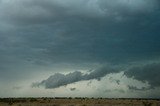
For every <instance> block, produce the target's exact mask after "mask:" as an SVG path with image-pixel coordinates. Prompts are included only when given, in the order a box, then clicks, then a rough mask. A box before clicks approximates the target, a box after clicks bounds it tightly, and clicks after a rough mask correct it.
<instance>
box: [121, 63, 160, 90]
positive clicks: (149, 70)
mask: <svg viewBox="0 0 160 106" xmlns="http://www.w3.org/2000/svg"><path fill="white" fill-rule="evenodd" d="M159 73H160V63H150V64H147V65H144V66H138V67H133V68H131V69H129V70H128V71H126V72H125V73H124V74H125V75H126V76H127V77H130V78H133V79H136V80H139V81H142V82H144V83H145V82H148V83H149V85H150V88H152V89H153V88H155V87H160V80H159V78H160V75H159ZM129 88H130V89H137V90H138V88H136V87H133V86H130V87H129ZM143 89H145V88H143ZM146 89H147V88H146Z"/></svg>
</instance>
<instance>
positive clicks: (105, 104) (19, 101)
mask: <svg viewBox="0 0 160 106" xmlns="http://www.w3.org/2000/svg"><path fill="white" fill-rule="evenodd" d="M0 106H160V100H159V99H124V98H123V99H105V98H96V99H95V98H90V99H89V98H1V99H0Z"/></svg>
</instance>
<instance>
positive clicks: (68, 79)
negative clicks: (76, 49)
mask: <svg viewBox="0 0 160 106" xmlns="http://www.w3.org/2000/svg"><path fill="white" fill-rule="evenodd" d="M117 72H119V71H118V70H117V69H112V68H107V67H103V68H100V69H97V70H94V71H92V72H90V73H89V74H83V73H82V72H79V71H75V72H72V73H69V74H66V75H64V74H60V73H56V74H54V75H52V76H50V77H49V78H48V79H46V80H43V81H41V82H40V83H39V82H36V83H33V84H32V87H39V86H41V85H42V86H45V88H46V89H51V88H58V87H61V86H65V85H68V84H71V83H75V82H79V81H83V80H92V79H97V80H100V79H101V78H102V77H104V76H106V75H107V74H110V73H117Z"/></svg>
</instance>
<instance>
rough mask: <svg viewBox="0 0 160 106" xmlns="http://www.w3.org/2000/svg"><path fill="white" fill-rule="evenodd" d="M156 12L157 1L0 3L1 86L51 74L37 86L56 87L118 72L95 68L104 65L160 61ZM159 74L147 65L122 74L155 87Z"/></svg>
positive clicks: (159, 4) (159, 23)
mask: <svg viewBox="0 0 160 106" xmlns="http://www.w3.org/2000/svg"><path fill="white" fill-rule="evenodd" d="M159 13H160V1H159V0H114V1H113V0H112V1H111V0H0V82H3V83H5V84H6V83H7V84H8V82H19V81H21V80H23V81H26V80H27V81H28V80H29V79H33V81H30V83H32V82H34V80H35V79H36V78H37V80H39V81H40V79H42V80H43V79H45V78H46V76H50V77H49V78H48V79H46V80H43V81H42V82H38V83H37V84H38V85H44V86H45V87H46V88H56V87H60V86H63V85H66V84H70V83H74V82H78V81H82V80H91V79H98V80H99V79H101V78H102V77H104V76H105V75H107V74H109V73H112V72H113V73H114V72H115V73H116V72H119V71H108V68H106V69H107V70H103V69H102V70H103V71H102V70H96V69H98V67H101V66H103V65H105V64H110V66H111V67H113V69H114V68H115V66H116V65H118V66H121V67H123V68H124V69H126V70H128V69H127V67H132V66H134V64H138V63H141V62H144V63H147V62H148V61H154V60H155V61H159V59H160V55H159V54H160V43H159V41H160V36H159V35H160V30H159V27H160V21H159V19H160V14H159ZM145 67H147V68H145ZM149 67H150V68H149ZM151 67H155V68H153V69H155V71H149V70H151ZM143 68H144V69H143ZM90 69H93V70H94V71H92V72H90V73H89V74H84V73H82V72H81V71H74V70H90ZM136 70H140V74H139V73H138V71H136ZM145 70H147V71H146V72H147V73H145V74H143V72H145ZM42 73H45V75H44V76H43V75H42ZM49 73H50V74H49ZM54 73H57V74H54ZM61 73H62V74H61ZM64 73H70V74H64ZM158 73H159V71H158V65H155V66H152V65H148V66H147V65H146V66H144V67H143V66H142V69H141V68H137V69H134V68H133V69H132V68H131V69H130V68H129V70H128V71H127V72H125V75H126V76H128V78H130V77H131V78H132V77H134V78H135V79H137V80H140V81H147V82H148V83H149V84H150V85H151V86H153V88H154V87H158V86H159V81H158V80H157V78H158V75H157V74H158ZM48 74H49V75H48ZM154 74H156V75H157V77H155V78H153V79H152V77H153V76H154ZM57 76H59V77H57ZM75 76H77V77H75ZM39 77H43V78H39ZM53 79H54V80H53ZM55 79H57V80H55ZM64 79H65V81H64ZM37 80H36V81H37ZM153 80H154V81H153ZM56 81H60V82H56ZM0 84H1V83H0ZM117 84H121V83H119V80H117ZM3 85H4V84H3ZM35 85H36V84H35ZM38 85H37V86H38ZM11 88H12V87H11ZM76 88H77V87H76ZM130 88H131V87H130Z"/></svg>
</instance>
